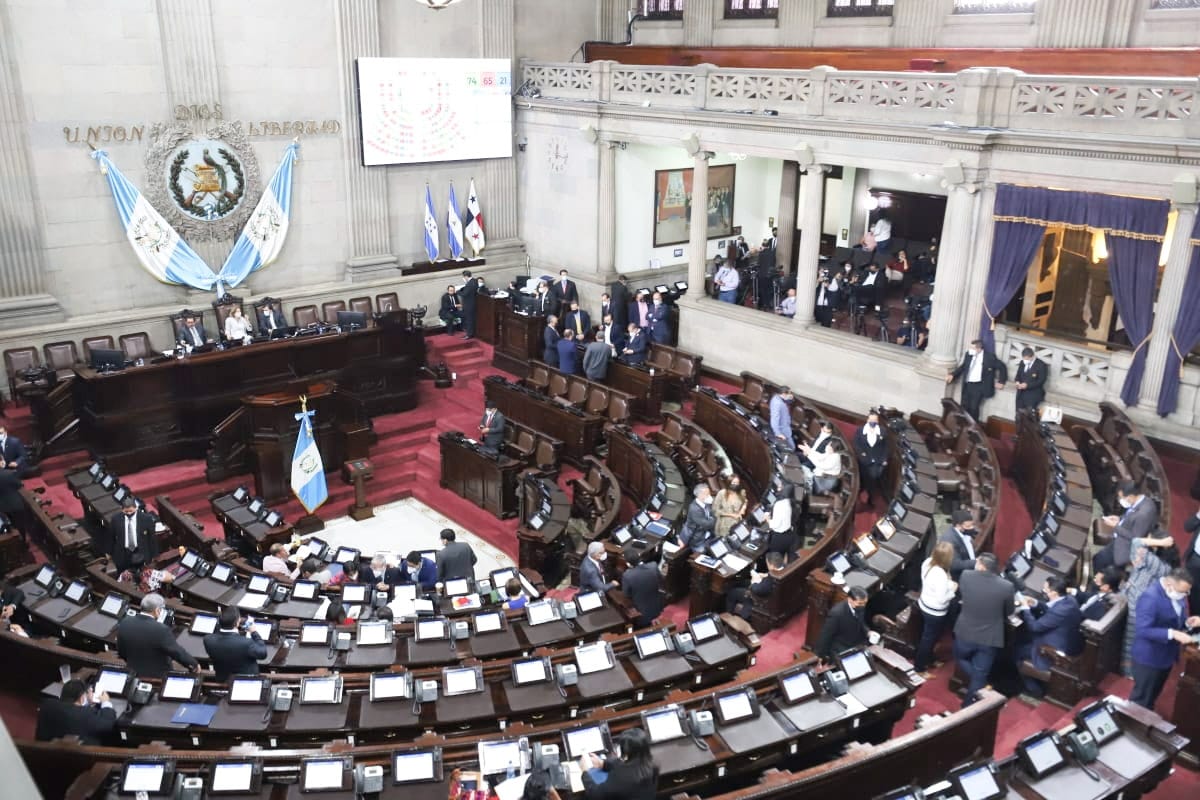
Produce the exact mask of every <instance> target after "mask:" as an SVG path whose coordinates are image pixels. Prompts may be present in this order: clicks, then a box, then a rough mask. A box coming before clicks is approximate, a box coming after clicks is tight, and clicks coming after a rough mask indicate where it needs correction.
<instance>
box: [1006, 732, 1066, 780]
mask: <svg viewBox="0 0 1200 800" xmlns="http://www.w3.org/2000/svg"><path fill="white" fill-rule="evenodd" d="M1017 756H1018V758H1019V759H1020V761H1021V764H1022V766H1024V767H1025V769H1026V771H1027V772H1029V774H1030V775H1032V776H1033V777H1034V778H1038V779H1040V778H1043V777H1045V776H1046V775H1049V774H1050V773H1051V772H1054V771H1055V770H1057V769H1058V768H1059V767H1061V766H1062V765H1063V764H1065V763H1066V759H1065V758H1064V757H1063V754H1062V750H1060V749H1059V747H1058V743H1057V742H1055V741H1054V733H1053V732H1049V731H1047V732H1044V733H1040V734H1037V735H1036V736H1031V737H1030V738H1028V739H1026V740H1025V741H1023V742H1021V743H1020V744H1018V745H1017Z"/></svg>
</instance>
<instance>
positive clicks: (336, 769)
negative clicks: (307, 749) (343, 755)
mask: <svg viewBox="0 0 1200 800" xmlns="http://www.w3.org/2000/svg"><path fill="white" fill-rule="evenodd" d="M352 774H353V773H352V772H351V771H350V770H348V769H346V762H345V760H343V759H340V758H310V759H305V760H304V761H301V762H300V791H302V792H337V791H345V790H347V789H349V788H350V776H351V775H352Z"/></svg>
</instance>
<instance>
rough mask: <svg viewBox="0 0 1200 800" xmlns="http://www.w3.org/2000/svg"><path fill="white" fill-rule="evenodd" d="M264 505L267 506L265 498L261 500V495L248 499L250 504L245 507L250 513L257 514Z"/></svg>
mask: <svg viewBox="0 0 1200 800" xmlns="http://www.w3.org/2000/svg"><path fill="white" fill-rule="evenodd" d="M266 507H267V502H266V501H265V500H263V499H262V498H261V497H256V498H254V499H253V500H251V501H250V504H249V505H247V506H246V509H247V510H248V511H249V512H250V513H251V514H255V515H257V514H258V513H259V512H260V511H262V510H263V509H264V508H266Z"/></svg>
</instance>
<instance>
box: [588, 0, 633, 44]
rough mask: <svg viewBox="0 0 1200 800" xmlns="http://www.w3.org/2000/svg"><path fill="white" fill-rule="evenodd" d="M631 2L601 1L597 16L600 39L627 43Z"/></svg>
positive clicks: (618, 0) (624, 0) (622, 0)
mask: <svg viewBox="0 0 1200 800" xmlns="http://www.w3.org/2000/svg"><path fill="white" fill-rule="evenodd" d="M628 13H629V0H600V2H599V3H598V4H597V8H596V14H597V15H598V16H599V20H598V22H599V25H598V26H597V27H598V30H599V31H600V39H601V40H602V41H605V42H623V41H625V31H626V30H628V26H629V16H628Z"/></svg>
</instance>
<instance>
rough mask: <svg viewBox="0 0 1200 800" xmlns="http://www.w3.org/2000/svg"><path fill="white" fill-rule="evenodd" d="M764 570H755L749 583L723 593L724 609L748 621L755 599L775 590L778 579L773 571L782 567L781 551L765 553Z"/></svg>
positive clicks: (775, 571)
mask: <svg viewBox="0 0 1200 800" xmlns="http://www.w3.org/2000/svg"><path fill="white" fill-rule="evenodd" d="M765 560H766V568H767V571H766V572H758V571H757V570H756V571H754V572H752V573H751V575H750V584H749V585H748V586H747V585H742V586H735V587H733V588H732V589H730V590H729V592H728V593H727V594H726V595H725V610H726V611H727V612H729V613H730V614H736V615H737V616H739V617H741V618H742V619H744V620H746V621H747V622H750V620H751V617H752V616H753V614H754V606H755V605H756V601H758V600H760V599H766V598H768V597H770V596H771V594H772V593H773V592H774V591H775V587H776V585H778V583H779V581H778V580H777V579H776V578H775V573H777V572H779V570H781V569H783V567H784V564H785V562H784V558H783V553H767V555H766V557H765Z"/></svg>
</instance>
